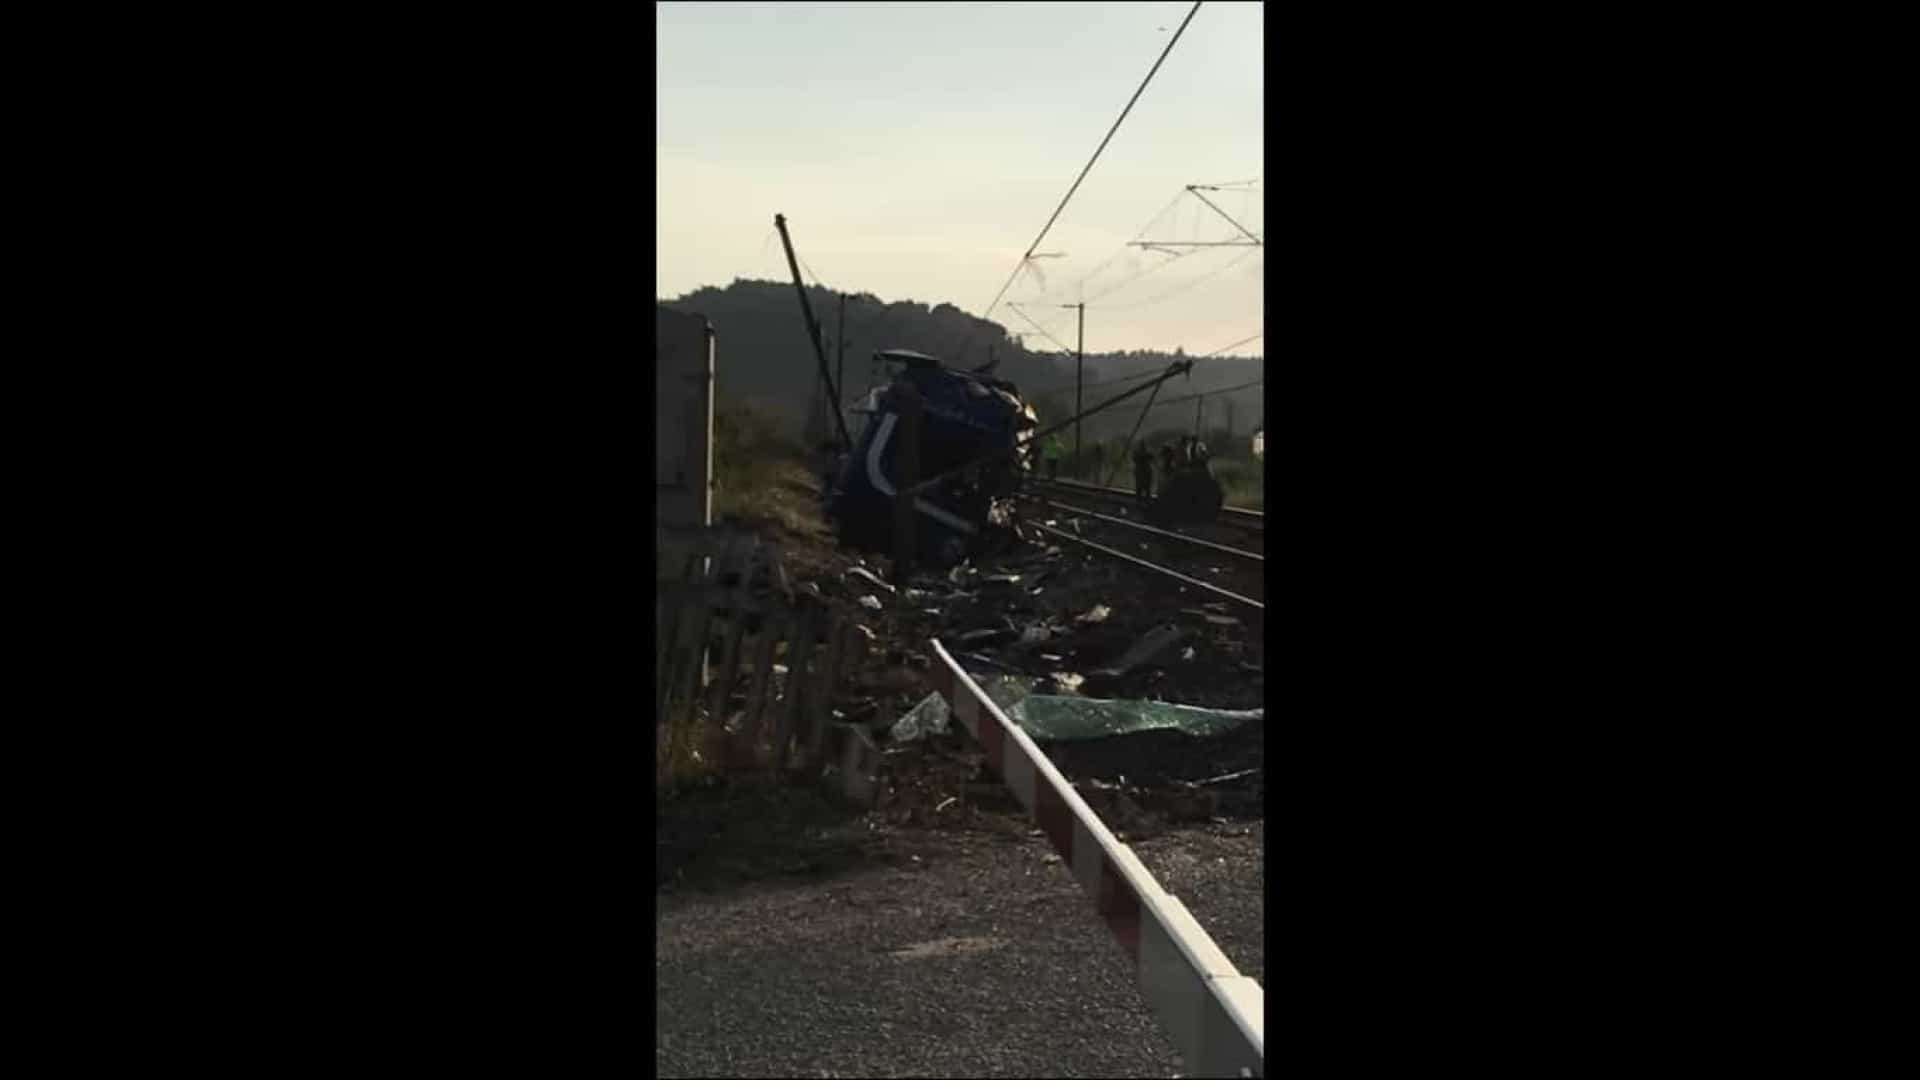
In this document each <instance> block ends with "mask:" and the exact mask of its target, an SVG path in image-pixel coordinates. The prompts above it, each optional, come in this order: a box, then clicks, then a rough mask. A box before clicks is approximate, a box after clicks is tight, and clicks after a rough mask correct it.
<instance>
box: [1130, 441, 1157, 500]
mask: <svg viewBox="0 0 1920 1080" xmlns="http://www.w3.org/2000/svg"><path fill="white" fill-rule="evenodd" d="M1133 497H1134V498H1135V499H1138V500H1139V501H1140V503H1141V505H1143V506H1144V505H1145V504H1146V503H1148V502H1149V501H1151V500H1152V499H1153V451H1151V450H1149V449H1147V444H1146V443H1140V444H1138V445H1136V446H1135V447H1134V448H1133Z"/></svg>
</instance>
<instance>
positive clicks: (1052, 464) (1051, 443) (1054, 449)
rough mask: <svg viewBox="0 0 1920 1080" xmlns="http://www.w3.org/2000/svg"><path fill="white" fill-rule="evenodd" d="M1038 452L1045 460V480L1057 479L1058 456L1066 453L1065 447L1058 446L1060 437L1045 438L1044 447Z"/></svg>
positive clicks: (1058, 468) (1058, 473)
mask: <svg viewBox="0 0 1920 1080" xmlns="http://www.w3.org/2000/svg"><path fill="white" fill-rule="evenodd" d="M1040 452H1041V455H1042V456H1044V457H1045V458H1046V459H1047V479H1049V480H1057V479H1059V478H1060V455H1061V454H1063V453H1065V452H1066V447H1064V446H1061V445H1060V436H1058V435H1049V436H1047V441H1046V445H1044V446H1042V447H1041V448H1040Z"/></svg>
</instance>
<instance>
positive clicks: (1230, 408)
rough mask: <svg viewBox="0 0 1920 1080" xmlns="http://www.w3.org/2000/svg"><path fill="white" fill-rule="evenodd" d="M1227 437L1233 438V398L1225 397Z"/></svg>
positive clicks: (1229, 439)
mask: <svg viewBox="0 0 1920 1080" xmlns="http://www.w3.org/2000/svg"><path fill="white" fill-rule="evenodd" d="M1227 439H1228V441H1232V439H1233V399H1232V398H1228V399H1227Z"/></svg>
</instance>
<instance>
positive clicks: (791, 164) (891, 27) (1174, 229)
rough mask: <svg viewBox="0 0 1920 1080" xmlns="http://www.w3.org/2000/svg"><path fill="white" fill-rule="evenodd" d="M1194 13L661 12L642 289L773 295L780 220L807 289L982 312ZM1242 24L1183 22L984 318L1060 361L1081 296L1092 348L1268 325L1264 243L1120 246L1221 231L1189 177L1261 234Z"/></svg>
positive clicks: (1235, 15)
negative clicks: (1027, 263)
mask: <svg viewBox="0 0 1920 1080" xmlns="http://www.w3.org/2000/svg"><path fill="white" fill-rule="evenodd" d="M1191 7H1192V4H1191V3H1190V2H1174V3H1161V2H1135V3H1026V2H1022V3H884V2H882V3H734V2H725V3H690V2H683V3H671V2H669V3H661V4H658V5H656V7H655V11H656V13H657V24H658V28H659V35H658V42H659V69H658V70H659V76H658V77H659V93H658V103H659V104H658V123H659V128H658V131H659V137H658V143H657V145H656V154H657V160H656V164H657V169H658V177H659V183H658V189H657V190H658V196H657V197H658V211H659V213H658V219H657V220H658V226H657V228H658V236H657V249H656V254H655V262H656V272H657V274H658V290H659V293H660V296H661V297H663V298H664V297H673V296H679V295H682V294H684V293H686V292H688V291H691V290H692V289H695V288H697V287H699V286H702V285H717V286H722V287H724V286H725V285H726V284H727V283H728V282H730V281H732V280H733V279H734V278H736V277H747V278H774V279H777V280H782V281H785V280H789V275H788V272H787V268H786V263H785V257H784V255H783V254H782V253H781V249H780V243H779V240H778V238H777V237H776V236H775V235H774V231H773V215H774V214H775V213H776V212H779V213H784V214H786V216H787V224H788V228H789V229H790V230H791V232H792V234H793V240H794V247H795V250H796V251H797V252H798V254H799V255H800V257H801V259H802V260H803V261H804V263H805V266H806V267H811V269H812V272H813V274H817V275H818V276H819V279H820V281H821V282H822V283H823V284H825V285H827V286H828V287H830V288H835V289H844V290H847V291H849V292H861V291H866V292H871V293H874V294H875V295H877V296H879V297H880V298H881V299H882V300H886V301H893V300H905V299H912V300H917V301H920V302H923V303H940V302H949V303H953V304H956V305H958V306H959V307H961V308H962V309H964V310H966V311H969V312H972V313H974V314H976V315H977V314H981V313H982V312H983V311H984V309H985V308H986V306H987V304H988V303H989V302H990V301H991V300H992V299H993V297H994V294H995V293H996V292H997V291H998V290H999V288H1000V286H1001V283H1002V282H1004V281H1005V280H1006V278H1007V275H1008V274H1009V273H1011V272H1012V271H1013V268H1014V266H1015V264H1016V263H1017V262H1018V261H1019V259H1020V256H1021V255H1022V254H1023V253H1025V251H1026V250H1027V246H1028V245H1029V244H1031V243H1032V242H1033V238H1034V235H1035V234H1036V233H1038V232H1039V231H1040V227H1041V226H1042V225H1044V224H1045V223H1046V221H1047V217H1048V215H1050V214H1051V213H1052V212H1053V209H1054V207H1055V206H1056V205H1058V204H1059V202H1060V198H1061V196H1063V195H1064V194H1066V191H1067V188H1068V187H1069V186H1070V185H1071V184H1072V183H1073V179H1074V177H1075V176H1077V175H1078V174H1079V171H1080V169H1081V168H1082V167H1083V166H1085V165H1086V162H1087V158H1088V156H1089V155H1091V154H1092V153H1093V150H1094V148H1095V147H1096V146H1098V145H1099V143H1100V139H1101V137H1102V136H1104V135H1105V134H1106V132H1107V129H1108V128H1109V127H1110V126H1112V124H1113V121H1114V118H1115V117H1117V116H1119V114H1120V110H1121V108H1122V107H1123V106H1125V104H1126V102H1127V98H1128V97H1129V96H1130V95H1131V94H1132V93H1133V91H1134V89H1135V88H1136V87H1138V86H1139V85H1140V80H1141V79H1142V78H1143V77H1144V76H1145V75H1146V73H1147V69H1148V68H1149V67H1151V66H1152V64H1153V61H1154V58H1155V57H1157V56H1158V55H1159V53H1160V50H1161V49H1162V48H1164V47H1165V46H1166V43H1167V41H1168V39H1169V38H1170V37H1171V36H1172V34H1173V32H1174V30H1175V29H1177V28H1178V27H1179V25H1180V21H1181V20H1182V19H1183V18H1185V16H1186V13H1187V11H1188V10H1189V9H1190V8H1191ZM1261 25H1262V12H1261V7H1260V5H1259V4H1257V3H1219V2H1210V3H1205V4H1203V5H1202V6H1201V8H1200V12H1199V14H1197V15H1195V16H1194V18H1193V22H1192V23H1191V24H1190V25H1189V26H1188V27H1187V30H1186V33H1185V34H1184V35H1183V36H1182V37H1181V39H1180V42H1179V44H1178V45H1176V46H1174V49H1173V52H1172V53H1171V54H1170V55H1169V56H1168V57H1167V61H1166V63H1164V64H1163V65H1161V68H1160V71H1159V72H1158V73H1157V74H1156V75H1155V76H1154V78H1153V83H1152V85H1150V86H1148V87H1147V90H1146V93H1144V94H1143V95H1141V98H1140V101H1139V102H1138V103H1137V104H1136V105H1135V106H1134V108H1133V112H1132V113H1131V114H1130V115H1128V117H1127V119H1126V122H1125V123H1124V124H1122V125H1121V127H1120V131H1119V133H1118V134H1117V135H1115V136H1114V138H1113V141H1112V142H1111V143H1109V144H1108V146H1107V148H1106V151H1105V152H1104V153H1103V154H1101V156H1100V160H1099V162H1098V163H1097V164H1095V165H1094V167H1093V171H1092V172H1091V173H1090V174H1088V176H1087V179H1086V181H1085V182H1084V183H1082V184H1081V186H1080V190H1079V191H1078V192H1076V193H1075V195H1074V197H1073V200H1072V202H1070V203H1069V204H1068V205H1067V209H1066V211H1065V212H1064V213H1063V214H1062V215H1061V216H1060V219H1059V221H1057V222H1055V223H1054V226H1053V228H1052V230H1051V231H1050V232H1048V234H1047V237H1046V240H1045V241H1044V242H1042V243H1041V245H1040V249H1039V250H1040V251H1041V252H1064V253H1065V257H1063V258H1055V259H1046V260H1040V261H1038V263H1037V265H1038V267H1039V271H1040V273H1041V274H1043V275H1044V277H1045V283H1044V285H1043V284H1042V283H1041V281H1040V280H1039V279H1037V278H1035V277H1034V276H1033V275H1031V274H1022V275H1021V278H1020V279H1019V280H1018V281H1016V282H1015V283H1014V284H1013V285H1012V286H1011V287H1010V288H1009V289H1008V291H1007V295H1006V300H1003V301H1002V303H1001V305H1000V306H999V307H998V308H996V309H994V311H993V312H992V314H991V316H990V317H991V318H993V319H994V320H995V321H997V322H999V323H1001V324H1003V325H1005V326H1006V327H1007V328H1008V329H1009V330H1010V331H1012V332H1015V333H1022V334H1024V335H1025V336H1026V338H1027V344H1028V346H1029V347H1032V348H1040V349H1050V348H1053V347H1054V345H1053V343H1051V342H1049V341H1047V340H1046V339H1045V338H1043V337H1041V335H1040V334H1039V333H1038V332H1036V331H1035V330H1034V328H1033V327H1032V326H1030V325H1029V324H1028V323H1026V322H1025V321H1024V320H1022V319H1021V318H1020V316H1019V315H1018V314H1017V313H1016V312H1015V311H1014V310H1012V309H1010V308H1009V307H1008V306H1007V303H1006V301H1007V300H1011V301H1014V302H1016V303H1020V304H1021V306H1022V307H1023V308H1025V309H1026V310H1027V311H1028V313H1029V314H1031V315H1032V316H1033V317H1034V318H1035V319H1036V320H1037V321H1038V322H1039V323H1040V324H1041V325H1042V326H1043V327H1045V328H1046V329H1047V330H1048V331H1050V332H1051V333H1052V334H1053V335H1054V336H1055V337H1056V338H1058V339H1059V340H1060V341H1061V342H1063V343H1065V344H1066V345H1068V346H1071V345H1072V344H1073V343H1074V319H1075V316H1074V313H1073V312H1072V311H1065V310H1061V309H1060V308H1059V307H1058V306H1057V305H1059V304H1064V303H1071V302H1074V301H1077V300H1081V299H1084V300H1086V302H1087V316H1086V320H1087V321H1086V333H1087V340H1086V345H1087V349H1088V350H1089V351H1107V350H1114V349H1140V348H1158V349H1166V350H1169V351H1170V350H1172V349H1173V348H1174V347H1176V346H1180V347H1184V348H1185V349H1186V350H1187V351H1188V352H1189V353H1204V352H1210V351H1212V350H1214V349H1217V348H1220V347H1221V346H1224V345H1227V344H1230V343H1232V342H1234V341H1238V340H1239V339H1241V338H1245V337H1248V336H1250V335H1253V334H1257V333H1260V332H1261V331H1262V330H1263V329H1264V327H1263V325H1262V322H1261V304H1262V292H1261V282H1262V275H1263V273H1264V269H1265V265H1266V251H1265V248H1264V247H1262V248H1244V247H1242V248H1231V247H1230V248H1217V249H1189V253H1188V254H1185V255H1182V256H1181V257H1179V258H1178V259H1172V258H1171V257H1170V256H1168V255H1163V254H1158V253H1155V252H1143V251H1141V250H1139V249H1130V248H1127V247H1125V245H1126V243H1127V241H1129V240H1134V239H1136V238H1137V239H1144V240H1231V239H1235V238H1236V237H1237V236H1238V235H1239V234H1238V233H1237V232H1236V230H1235V229H1234V227H1233V225H1231V224H1229V223H1228V222H1227V221H1225V220H1223V219H1222V218H1220V217H1218V216H1217V215H1215V214H1214V213H1213V211H1211V210H1209V209H1207V208H1206V207H1205V206H1204V205H1202V204H1201V203H1200V202H1199V201H1198V200H1197V199H1196V198H1195V197H1194V196H1192V195H1189V194H1184V193H1183V192H1182V188H1183V187H1184V186H1185V185H1187V184H1222V183H1229V182H1236V183H1239V184H1241V185H1242V186H1238V187H1234V188H1231V189H1229V190H1225V191H1221V192H1218V193H1213V192H1209V193H1207V195H1208V197H1209V198H1211V199H1213V201H1214V202H1215V203H1217V204H1218V205H1219V207H1220V208H1221V209H1222V210H1224V211H1226V212H1227V213H1228V214H1230V215H1232V217H1234V218H1235V219H1236V220H1238V221H1239V222H1240V223H1241V224H1243V225H1245V226H1246V227H1247V228H1248V229H1249V230H1251V231H1252V232H1253V233H1254V234H1256V235H1258V236H1260V237H1261V238H1262V239H1264V238H1265V225H1266V222H1265V213H1264V196H1263V192H1264V190H1265V183H1264V180H1265V176H1264V162H1263V159H1264V146H1263V141H1262V139H1263V132H1262V127H1263V120H1264V118H1263V115H1262V110H1263V101H1262V89H1261V88H1262V82H1263V71H1262V50H1263V42H1262V38H1261ZM1247 181H1260V182H1259V183H1254V184H1251V185H1248V184H1246V182H1247ZM1163 211H1164V212H1165V213H1163ZM1156 215H1160V217H1159V221H1158V222H1157V223H1156V224H1155V228H1154V229H1153V230H1151V232H1150V234H1148V235H1144V236H1143V235H1141V230H1142V229H1143V228H1145V227H1146V226H1147V225H1148V224H1149V223H1151V222H1154V219H1155V217H1156ZM1159 263H1168V265H1166V266H1165V267H1164V268H1161V269H1155V270H1154V271H1153V272H1152V273H1151V274H1150V275H1148V276H1146V277H1142V278H1139V279H1138V280H1135V281H1131V282H1129V281H1128V280H1127V279H1129V278H1131V277H1133V276H1134V275H1137V274H1139V273H1141V272H1142V271H1145V270H1147V269H1148V268H1150V267H1154V266H1155V265H1156V264H1159ZM1103 264H1105V265H1104V268H1103ZM804 269H805V267H803V271H804ZM1096 271H1097V273H1096ZM1089 275H1092V276H1091V277H1089ZM1083 279H1084V283H1083ZM1116 287H1117V288H1116ZM1109 290H1112V291H1111V294H1110V295H1103V294H1106V293H1108V292H1109ZM1082 293H1084V295H1082ZM857 317H858V316H857V313H856V311H855V309H852V308H849V311H848V319H849V321H850V322H851V321H853V320H854V319H856V318H857ZM1263 345H1264V340H1263V341H1256V342H1253V343H1252V344H1250V345H1247V346H1244V347H1241V348H1237V349H1234V350H1232V351H1233V352H1234V353H1236V354H1239V355H1264V353H1263V349H1262V346H1263Z"/></svg>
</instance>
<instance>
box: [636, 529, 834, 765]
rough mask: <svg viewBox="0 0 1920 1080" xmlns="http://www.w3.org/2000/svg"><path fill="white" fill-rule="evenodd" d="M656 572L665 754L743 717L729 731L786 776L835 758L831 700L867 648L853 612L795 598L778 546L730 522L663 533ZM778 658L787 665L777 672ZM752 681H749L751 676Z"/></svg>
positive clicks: (660, 730) (658, 694) (658, 693)
mask: <svg viewBox="0 0 1920 1080" xmlns="http://www.w3.org/2000/svg"><path fill="white" fill-rule="evenodd" d="M656 537H657V539H658V540H659V547H658V552H659V556H658V558H659V562H658V564H657V566H656V570H655V582H654V590H655V591H654V595H655V602H654V619H655V624H654V625H655V631H656V635H655V639H654V641H655V656H654V679H655V683H654V706H655V725H656V731H657V739H656V749H657V751H658V753H659V754H660V756H661V757H662V758H664V757H665V756H666V754H667V753H668V752H669V749H670V746H669V744H670V742H671V740H672V739H673V738H675V737H676V736H675V733H680V735H679V737H690V735H691V733H692V732H693V731H694V730H695V725H696V724H703V725H704V724H711V725H720V724H723V723H725V722H726V721H727V720H729V719H731V718H733V717H734V716H735V715H736V714H738V715H739V723H738V727H737V728H735V729H734V730H732V732H731V734H730V735H727V736H725V737H724V738H725V741H726V742H727V743H728V744H729V745H730V748H731V749H730V753H731V754H733V755H735V756H736V757H738V756H744V755H745V754H747V753H750V752H751V748H752V747H754V746H756V745H759V744H761V743H762V742H763V741H764V742H766V743H768V744H770V745H771V746H772V748H773V756H772V760H771V762H770V763H769V764H770V766H771V768H772V770H773V771H774V772H775V773H776V774H781V773H785V772H786V771H787V770H788V768H789V767H790V765H801V766H809V767H819V766H821V765H824V764H827V763H828V762H827V755H828V752H829V749H830V748H829V747H828V746H827V745H826V743H827V737H828V733H829V728H830V727H833V726H839V725H833V724H832V710H831V708H830V701H831V698H832V693H833V687H834V684H835V682H836V681H837V680H838V679H839V677H840V674H841V672H842V669H843V668H844V666H845V665H846V664H847V662H848V661H849V660H850V659H851V656H850V650H852V649H854V648H857V647H858V646H857V638H856V635H857V633H858V631H857V630H856V629H855V627H854V623H853V621H852V620H851V619H849V618H847V617H845V616H836V615H832V614H831V613H830V612H828V611H826V610H824V609H822V608H819V607H816V606H813V605H811V604H807V603H801V602H796V598H795V596H794V593H793V590H792V587H791V584H790V583H789V582H788V580H787V577H786V571H785V569H784V567H783V566H782V564H781V556H780V550H779V548H778V547H776V546H774V545H771V544H767V543H765V542H764V541H762V540H761V539H760V538H758V537H756V536H754V535H753V534H751V533H746V532H742V531H735V530H727V529H717V528H708V529H672V528H666V529H659V530H657V531H656ZM776 663H779V664H783V665H784V666H785V668H786V673H785V677H784V678H777V677H776V676H775V672H774V670H773V669H774V665H775V664H776ZM743 681H744V686H742V683H743Z"/></svg>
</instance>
